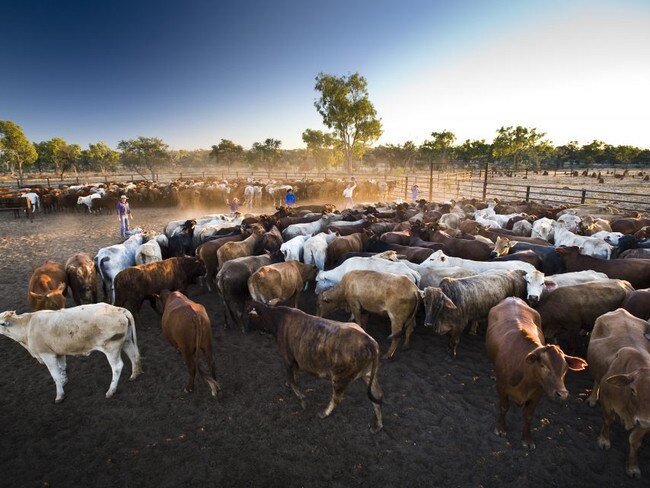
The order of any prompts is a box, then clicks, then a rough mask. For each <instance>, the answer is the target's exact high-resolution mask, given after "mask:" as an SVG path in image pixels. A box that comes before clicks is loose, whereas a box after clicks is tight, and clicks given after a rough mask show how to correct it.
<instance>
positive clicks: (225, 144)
mask: <svg viewBox="0 0 650 488" xmlns="http://www.w3.org/2000/svg"><path fill="white" fill-rule="evenodd" d="M210 157H211V158H214V160H215V161H216V162H217V164H225V165H226V166H227V167H228V171H230V166H232V164H233V163H234V162H236V161H241V160H242V159H243V157H244V148H243V147H242V146H240V145H239V144H235V143H234V142H232V141H231V140H230V139H221V142H220V143H219V144H218V145H216V146H212V152H210Z"/></svg>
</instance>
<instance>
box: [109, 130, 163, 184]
mask: <svg viewBox="0 0 650 488" xmlns="http://www.w3.org/2000/svg"><path fill="white" fill-rule="evenodd" d="M117 148H118V149H120V150H121V151H122V154H121V155H120V160H121V161H122V164H123V165H124V166H125V167H126V168H130V169H133V170H135V171H137V172H138V173H140V174H141V175H142V172H143V171H144V170H145V169H146V170H148V171H149V172H150V173H151V178H152V179H156V170H157V169H158V168H159V167H160V166H161V165H163V164H165V163H167V162H168V161H169V154H168V149H169V146H168V145H167V144H165V143H164V142H163V141H162V139H160V138H158V137H142V136H140V137H138V138H137V139H129V140H125V141H120V142H119V143H118V144H117ZM143 176H144V175H143Z"/></svg>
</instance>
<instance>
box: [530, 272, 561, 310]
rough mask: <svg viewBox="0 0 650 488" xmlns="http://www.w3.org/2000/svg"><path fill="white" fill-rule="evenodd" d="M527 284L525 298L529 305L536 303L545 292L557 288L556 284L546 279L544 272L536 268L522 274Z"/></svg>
mask: <svg viewBox="0 0 650 488" xmlns="http://www.w3.org/2000/svg"><path fill="white" fill-rule="evenodd" d="M524 279H525V280H526V284H527V292H526V300H527V301H528V304H529V305H531V306H534V305H536V304H537V303H539V301H540V300H541V299H542V296H543V295H544V294H545V293H549V292H551V291H553V290H555V289H556V288H557V284H556V283H555V282H554V281H552V280H548V279H546V277H545V276H544V273H542V272H541V271H538V270H533V271H529V272H528V273H526V274H525V275H524Z"/></svg>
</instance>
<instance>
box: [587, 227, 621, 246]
mask: <svg viewBox="0 0 650 488" xmlns="http://www.w3.org/2000/svg"><path fill="white" fill-rule="evenodd" d="M623 235H624V234H623V233H622V232H608V231H606V230H601V231H598V232H596V233H594V234H591V237H597V238H598V239H602V240H604V241H605V242H606V243H608V244H611V245H612V246H618V240H619V239H620V238H621V237H623Z"/></svg>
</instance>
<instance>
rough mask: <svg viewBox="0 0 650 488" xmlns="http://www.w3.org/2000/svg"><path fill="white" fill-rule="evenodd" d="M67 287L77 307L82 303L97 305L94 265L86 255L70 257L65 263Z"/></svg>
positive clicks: (80, 254)
mask: <svg viewBox="0 0 650 488" xmlns="http://www.w3.org/2000/svg"><path fill="white" fill-rule="evenodd" d="M65 273H66V275H67V278H68V286H70V290H72V298H73V299H74V302H75V303H76V304H77V305H81V303H82V302H83V301H85V302H86V303H97V271H96V270H95V263H94V261H93V260H92V258H91V257H90V256H88V254H84V253H79V254H75V255H74V256H71V257H70V258H69V259H68V260H67V261H66V263H65Z"/></svg>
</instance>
